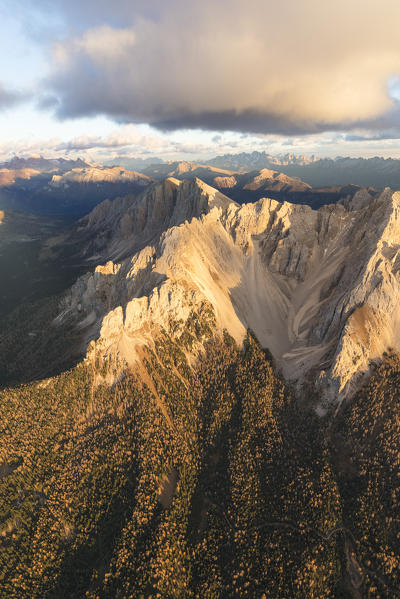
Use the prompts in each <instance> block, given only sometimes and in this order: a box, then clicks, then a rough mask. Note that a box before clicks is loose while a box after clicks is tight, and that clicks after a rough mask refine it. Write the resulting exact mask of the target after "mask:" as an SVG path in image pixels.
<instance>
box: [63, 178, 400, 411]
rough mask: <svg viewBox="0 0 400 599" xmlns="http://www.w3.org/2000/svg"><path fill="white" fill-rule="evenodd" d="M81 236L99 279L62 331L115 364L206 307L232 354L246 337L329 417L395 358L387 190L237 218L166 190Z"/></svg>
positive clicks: (69, 309)
mask: <svg viewBox="0 0 400 599" xmlns="http://www.w3.org/2000/svg"><path fill="white" fill-rule="evenodd" d="M80 234H81V235H83V234H84V235H85V236H86V237H85V239H86V240H87V245H86V252H88V251H89V249H90V248H92V249H93V248H94V247H95V250H93V251H95V252H96V256H95V258H96V260H97V261H98V262H99V261H100V262H103V263H104V265H102V266H98V267H97V268H96V269H95V270H94V272H90V273H88V274H86V275H85V276H83V277H81V278H80V279H79V280H78V281H77V282H76V284H75V285H74V286H73V287H72V289H71V290H70V292H69V293H68V294H67V296H66V297H65V300H64V305H63V309H62V313H61V314H60V316H59V320H63V319H66V318H74V319H77V320H78V321H79V324H78V326H79V327H81V329H82V331H83V333H84V334H85V342H86V343H89V341H90V340H91V339H93V340H95V347H96V351H100V352H101V353H102V354H112V355H113V356H117V357H119V358H120V359H121V360H122V361H123V362H127V363H131V362H133V361H135V360H137V359H139V358H138V349H139V348H140V346H141V345H143V344H147V343H151V341H152V338H153V337H154V335H155V334H156V332H158V331H160V330H161V329H164V330H167V331H169V332H170V333H171V334H177V331H180V332H181V331H182V330H184V327H185V322H186V320H187V319H188V318H189V316H190V315H191V314H193V313H194V314H196V313H200V312H201V310H202V309H204V306H209V307H210V309H212V311H213V313H214V316H215V328H216V331H222V330H223V329H227V330H228V332H229V333H230V334H231V335H232V336H233V337H234V338H235V339H236V340H237V341H238V342H239V343H240V342H241V341H242V339H243V337H244V335H245V332H246V330H247V328H251V329H252V330H253V331H254V332H255V334H256V335H257V337H258V339H259V341H260V343H261V344H262V345H263V346H264V347H268V348H269V350H270V351H271V352H272V354H273V356H274V358H275V360H276V362H277V364H278V365H279V367H280V368H281V370H282V372H283V374H284V376H285V377H286V378H287V379H291V380H294V381H297V382H298V383H299V384H301V382H303V381H305V380H306V379H310V378H311V377H312V378H313V380H316V381H317V384H318V386H319V387H320V388H321V389H322V390H323V394H324V397H325V400H326V402H327V403H333V404H335V403H338V402H340V401H341V400H342V399H343V398H344V397H347V396H350V395H351V394H352V393H353V391H354V389H355V388H356V387H357V384H358V382H359V380H360V378H361V377H362V376H363V375H364V374H365V373H367V372H368V369H369V367H370V364H371V361H373V360H376V359H379V357H380V356H382V354H383V352H384V351H387V350H390V348H396V349H400V335H399V333H398V331H399V330H400V328H399V326H398V324H399V322H398V321H399V314H400V312H399V310H398V305H399V298H400V274H399V270H400V253H399V250H400V193H393V192H392V191H391V190H389V189H386V190H385V191H384V192H383V193H382V194H381V195H380V196H378V197H377V198H376V199H373V198H372V197H370V196H368V198H367V197H366V195H365V194H364V195H362V194H361V195H359V196H355V197H354V199H353V201H352V202H349V203H348V204H347V206H346V207H345V206H343V205H340V204H337V205H330V206H324V207H322V208H320V209H319V210H312V209H311V208H310V207H308V206H304V205H294V204H290V203H279V202H277V201H275V200H270V199H262V200H259V201H258V202H256V203H252V204H246V205H243V206H238V205H237V204H235V203H234V202H232V201H231V200H229V199H228V198H227V197H226V196H224V195H223V194H222V193H220V192H219V191H217V190H215V189H213V188H212V187H209V186H208V185H206V184H205V183H203V182H202V181H200V180H199V179H196V180H195V181H190V182H189V181H183V182H179V181H177V180H174V179H167V180H165V181H164V182H163V183H161V184H159V185H156V186H153V187H152V188H150V189H149V190H147V191H146V192H145V193H144V194H142V196H140V197H139V198H135V199H121V200H117V201H114V202H105V203H103V204H101V205H100V206H98V207H97V208H96V209H95V210H94V211H93V212H92V213H91V214H90V215H89V216H88V217H86V218H85V219H84V221H82V222H81V230H80ZM89 239H97V245H96V244H92V245H90V243H89V242H88V240H89ZM321 409H323V407H321Z"/></svg>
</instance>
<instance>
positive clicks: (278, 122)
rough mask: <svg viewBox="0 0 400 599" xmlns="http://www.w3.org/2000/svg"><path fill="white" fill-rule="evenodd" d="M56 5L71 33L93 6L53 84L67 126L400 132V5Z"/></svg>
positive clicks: (266, 1) (365, 1)
mask: <svg viewBox="0 0 400 599" xmlns="http://www.w3.org/2000/svg"><path fill="white" fill-rule="evenodd" d="M55 4H56V5H57V7H58V8H62V9H63V10H64V11H66V12H65V13H64V15H67V16H69V17H70V22H71V23H72V22H73V21H74V19H76V18H77V11H78V10H79V7H81V19H80V21H79V22H80V26H81V31H79V32H76V33H75V34H74V35H71V36H70V37H69V38H68V39H64V40H63V41H59V42H58V43H56V44H55V45H54V48H53V63H52V64H53V66H52V72H51V74H50V76H49V78H48V80H47V86H48V88H49V89H50V90H51V92H52V93H53V94H54V98H55V101H56V102H57V104H56V111H57V114H58V115H59V116H60V117H61V118H63V117H71V116H72V117H78V116H87V115H95V114H105V115H108V116H111V117H112V118H114V119H116V120H120V121H124V122H145V123H150V124H151V125H153V126H155V127H158V128H160V129H179V128H190V127H198V128H206V129H213V130H224V129H231V130H238V131H250V132H264V133H282V134H286V135H293V134H301V133H317V132H321V131H327V130H349V129H352V128H354V127H358V128H370V129H374V128H375V129H376V128H379V127H380V124H381V122H382V120H383V121H384V122H385V126H386V128H389V127H393V126H396V125H398V124H399V110H398V107H397V104H398V100H396V99H394V98H393V97H392V96H391V95H390V93H389V85H388V84H389V81H393V78H394V77H396V76H397V77H398V76H399V75H400V36H399V35H398V31H397V30H398V23H399V22H400V3H399V2H398V0H382V1H381V2H380V3H378V2H376V0H336V2H334V3H331V2H321V0H286V1H285V2H280V3H276V2H275V1H274V2H272V0H250V1H249V2H246V3H245V2H243V1H242V0H221V1H219V2H215V1H214V0H201V1H200V0H194V1H193V2H187V0H169V1H168V2H158V0H157V1H153V2H142V1H136V2H128V1H127V0H119V1H116V2H113V4H112V9H111V4H110V3H109V2H105V1H103V0H99V1H98V2H96V3H94V2H92V0H86V2H84V7H85V8H84V9H82V3H78V2H77V1H76V0H70V1H69V2H68V3H66V2H63V1H62V0H56V2H55ZM53 5H54V4H53ZM82 29H83V30H82ZM392 95H393V94H392Z"/></svg>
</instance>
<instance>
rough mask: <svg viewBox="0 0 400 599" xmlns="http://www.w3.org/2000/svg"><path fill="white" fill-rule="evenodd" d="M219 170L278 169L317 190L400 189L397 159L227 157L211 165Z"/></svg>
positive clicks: (287, 156) (232, 155) (258, 154)
mask: <svg viewBox="0 0 400 599" xmlns="http://www.w3.org/2000/svg"><path fill="white" fill-rule="evenodd" d="M207 164H209V165H211V166H216V167H218V168H224V169H231V170H240V171H242V172H243V171H249V170H256V169H263V168H269V169H275V170H279V171H280V172H282V173H285V174H286V175H288V176H290V177H300V178H301V179H302V180H303V181H305V182H306V183H308V184H309V185H312V186H313V187H327V186H331V185H348V184H352V185H360V186H362V187H375V188H376V189H384V188H385V187H391V188H392V189H400V160H399V159H395V158H380V157H375V158H349V157H338V158H334V159H332V158H320V159H318V158H315V157H314V156H313V157H311V158H307V157H304V156H298V157H296V156H294V155H293V154H286V155H284V156H280V157H279V156H272V155H270V154H267V153H266V152H251V153H241V154H225V155H224V156H217V157H216V158H213V159H211V160H208V161H207Z"/></svg>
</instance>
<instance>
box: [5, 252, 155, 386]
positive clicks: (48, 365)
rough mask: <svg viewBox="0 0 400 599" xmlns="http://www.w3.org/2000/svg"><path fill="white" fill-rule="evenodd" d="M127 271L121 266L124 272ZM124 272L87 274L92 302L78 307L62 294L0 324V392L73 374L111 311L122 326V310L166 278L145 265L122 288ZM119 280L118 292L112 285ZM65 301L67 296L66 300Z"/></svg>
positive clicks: (27, 304)
mask: <svg viewBox="0 0 400 599" xmlns="http://www.w3.org/2000/svg"><path fill="white" fill-rule="evenodd" d="M129 267H130V265H125V267H124V270H125V269H126V270H128V269H129ZM125 274H126V273H125V272H123V274H122V275H121V274H119V275H118V273H115V274H114V273H107V274H104V273H101V272H98V271H96V272H94V273H87V277H88V280H87V281H86V283H87V284H88V285H89V286H93V288H94V292H93V297H92V298H91V299H92V301H89V302H88V303H87V305H85V306H82V304H81V303H80V301H81V298H80V296H78V297H77V299H76V300H72V301H71V300H70V299H69V300H67V304H65V297H67V296H66V294H65V293H62V294H60V295H55V296H52V297H47V298H43V299H39V300H37V301H34V302H24V303H22V304H21V305H20V306H19V307H17V308H16V309H15V310H13V311H12V312H10V313H9V314H7V315H6V316H5V317H3V319H2V320H0V389H1V388H5V387H10V386H18V385H20V384H23V383H30V382H33V381H38V380H41V379H44V378H48V377H52V376H57V375H59V374H61V373H62V372H65V371H66V370H69V369H71V368H74V367H75V366H76V365H77V364H78V363H79V362H81V361H82V359H83V358H84V357H85V355H86V351H87V347H88V345H89V343H90V342H91V341H92V340H93V339H98V338H99V336H100V331H101V327H102V325H103V321H104V318H105V317H106V316H107V315H108V314H109V313H110V312H112V311H113V310H115V309H116V308H119V307H120V308H121V309H122V319H123V322H124V321H125V316H126V307H127V304H128V303H129V302H130V301H131V300H133V299H135V298H139V297H149V295H150V294H151V293H152V291H153V290H154V289H156V288H158V287H159V286H160V285H161V284H162V283H163V281H165V279H166V276H165V275H163V274H160V273H157V272H152V271H151V267H150V265H149V264H148V265H146V266H145V267H143V268H142V269H139V270H138V271H137V272H136V273H135V277H134V278H132V279H131V280H129V279H128V281H127V282H126V279H125ZM117 276H120V277H121V279H122V280H123V281H124V282H125V283H126V285H125V288H124V289H123V290H121V289H120V286H118V285H116V277H117ZM70 297H71V296H69V298H70Z"/></svg>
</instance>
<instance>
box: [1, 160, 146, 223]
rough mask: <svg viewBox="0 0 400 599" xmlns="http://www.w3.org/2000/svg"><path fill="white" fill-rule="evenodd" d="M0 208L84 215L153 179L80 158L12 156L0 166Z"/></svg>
mask: <svg viewBox="0 0 400 599" xmlns="http://www.w3.org/2000/svg"><path fill="white" fill-rule="evenodd" d="M0 166H1V167H2V168H0V207H2V208H8V209H12V210H20V211H24V212H30V213H33V214H54V215H75V216H77V217H78V216H82V215H83V214H86V213H87V212H89V211H90V210H92V208H94V207H95V206H96V205H97V204H99V203H100V202H102V201H103V200H105V199H107V198H109V199H114V198H116V197H118V196H123V195H126V194H129V193H138V192H140V191H141V190H142V189H143V188H144V187H146V185H150V184H151V183H152V182H153V179H151V178H150V177H148V176H147V175H145V174H142V173H139V172H136V171H129V170H126V169H124V168H123V167H103V166H99V165H90V164H87V163H86V162H83V161H82V160H80V159H77V160H66V159H63V158H60V159H46V158H43V157H36V156H34V157H31V158H26V159H25V158H14V159H12V160H10V161H9V162H6V163H3V164H2V165H0Z"/></svg>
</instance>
